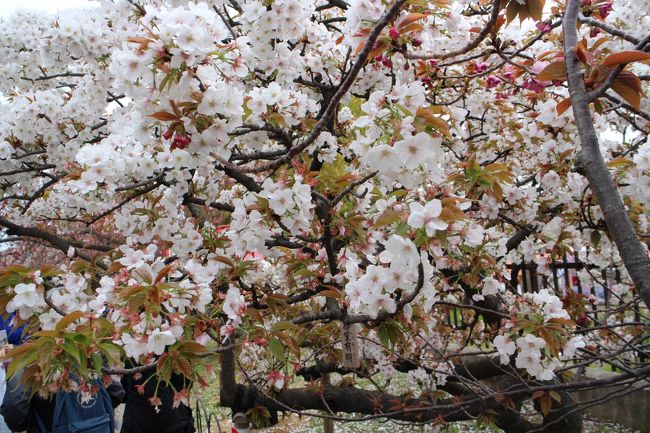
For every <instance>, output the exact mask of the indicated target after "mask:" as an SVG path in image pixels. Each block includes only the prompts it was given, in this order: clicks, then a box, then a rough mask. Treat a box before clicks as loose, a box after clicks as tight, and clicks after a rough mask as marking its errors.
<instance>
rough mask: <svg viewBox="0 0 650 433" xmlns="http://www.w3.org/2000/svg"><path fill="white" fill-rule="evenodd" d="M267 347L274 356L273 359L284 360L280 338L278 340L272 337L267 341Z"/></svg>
mask: <svg viewBox="0 0 650 433" xmlns="http://www.w3.org/2000/svg"><path fill="white" fill-rule="evenodd" d="M268 348H269V350H270V351H271V354H272V355H273V356H274V357H275V359H277V360H278V361H281V362H284V345H283V344H282V342H281V341H280V340H278V339H277V338H272V339H271V340H270V341H269V345H268Z"/></svg>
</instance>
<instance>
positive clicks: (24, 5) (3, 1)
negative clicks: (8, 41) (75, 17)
mask: <svg viewBox="0 0 650 433" xmlns="http://www.w3.org/2000/svg"><path fill="white" fill-rule="evenodd" d="M96 4H97V2H94V1H90V0H26V1H20V0H0V17H7V16H9V15H11V13H12V12H13V11H15V10H16V9H35V10H38V11H47V12H56V11H57V10H59V9H67V8H76V7H82V6H93V5H96Z"/></svg>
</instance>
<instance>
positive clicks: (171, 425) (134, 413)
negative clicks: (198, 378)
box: [121, 363, 195, 433]
mask: <svg viewBox="0 0 650 433" xmlns="http://www.w3.org/2000/svg"><path fill="white" fill-rule="evenodd" d="M127 364H128V363H127ZM132 366H133V367H134V366H136V364H133V365H132ZM128 367H129V366H128V365H127V368H128ZM154 374H155V370H148V371H145V372H143V373H142V374H141V375H138V379H137V380H136V379H135V378H134V375H131V374H126V375H124V376H122V386H124V390H125V391H126V398H125V401H124V403H125V406H124V417H123V418H122V430H121V433H194V432H195V430H194V419H193V418H192V409H190V408H189V407H187V406H185V405H184V404H180V405H179V406H178V407H177V408H175V409H174V408H173V407H172V405H173V401H174V400H173V399H174V389H172V388H171V387H169V386H166V385H165V384H164V383H163V382H160V384H159V383H158V379H157V378H156V377H151V376H153V375H154ZM140 376H141V377H140ZM149 378H151V379H149ZM147 379H149V381H148V382H147V383H146V384H145V385H144V393H142V394H140V393H139V392H138V389H137V388H136V386H138V385H142V384H143V383H144V382H145V381H147ZM171 383H172V385H173V387H174V388H175V389H176V390H177V391H180V390H182V389H184V388H188V387H189V386H190V384H189V383H187V382H186V379H185V378H184V376H182V375H179V374H173V375H172V377H171ZM156 388H158V393H157V396H158V398H160V405H159V406H158V410H159V412H157V411H156V408H155V407H154V406H152V405H151V403H150V401H149V399H150V398H152V397H153V396H154V393H156Z"/></svg>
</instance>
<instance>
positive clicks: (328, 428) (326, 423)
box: [321, 373, 334, 433]
mask: <svg viewBox="0 0 650 433" xmlns="http://www.w3.org/2000/svg"><path fill="white" fill-rule="evenodd" d="M321 377H322V379H321V380H322V382H323V388H324V387H326V386H330V385H331V383H330V375H329V373H324V374H323V375H322V376H321ZM323 433H334V421H333V420H331V419H327V418H323Z"/></svg>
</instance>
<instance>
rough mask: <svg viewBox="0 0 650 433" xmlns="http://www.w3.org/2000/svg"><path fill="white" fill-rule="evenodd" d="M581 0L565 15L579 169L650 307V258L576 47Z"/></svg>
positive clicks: (576, 1)
mask: <svg viewBox="0 0 650 433" xmlns="http://www.w3.org/2000/svg"><path fill="white" fill-rule="evenodd" d="M579 9H580V1H579V0H570V1H569V3H568V7H567V11H566V13H565V16H564V25H563V26H564V52H565V58H566V68H567V74H568V81H569V94H570V96H571V104H572V107H573V114H574V118H575V121H576V126H577V128H578V135H579V137H580V142H581V149H580V152H579V153H578V156H577V158H576V166H577V168H578V170H579V171H580V172H581V173H582V174H583V175H584V176H585V177H586V178H587V180H588V181H589V185H590V187H591V189H592V190H593V191H594V193H595V195H596V198H597V200H598V203H599V205H600V208H601V210H602V212H603V217H604V219H605V222H606V224H607V228H608V230H609V232H610V234H611V235H612V238H613V239H614V242H615V243H616V246H617V248H618V251H619V253H620V255H621V258H622V259H623V263H624V264H625V268H626V269H627V271H628V273H629V274H630V277H631V278H632V281H633V282H634V284H635V286H636V289H637V290H638V292H639V294H640V295H641V298H642V299H643V302H644V303H645V304H646V306H650V278H648V276H649V275H650V259H648V252H647V251H646V250H645V248H644V246H643V244H642V243H641V242H640V241H639V238H638V237H637V235H636V232H635V230H634V226H633V225H632V223H631V221H630V219H629V217H628V215H627V213H626V211H625V205H624V204H623V200H622V199H621V196H620V195H619V193H618V191H617V189H616V185H615V184H614V181H613V180H612V177H611V175H610V174H609V171H608V169H607V165H606V164H605V161H604V160H603V156H602V155H601V153H600V148H599V142H598V135H597V134H596V129H595V127H594V123H593V120H592V118H591V111H590V109H589V97H588V95H587V92H586V90H585V85H584V82H583V80H582V71H581V68H580V62H579V60H578V58H577V56H576V53H575V48H576V45H577V42H578V33H577V30H576V20H577V16H578V11H579Z"/></svg>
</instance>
